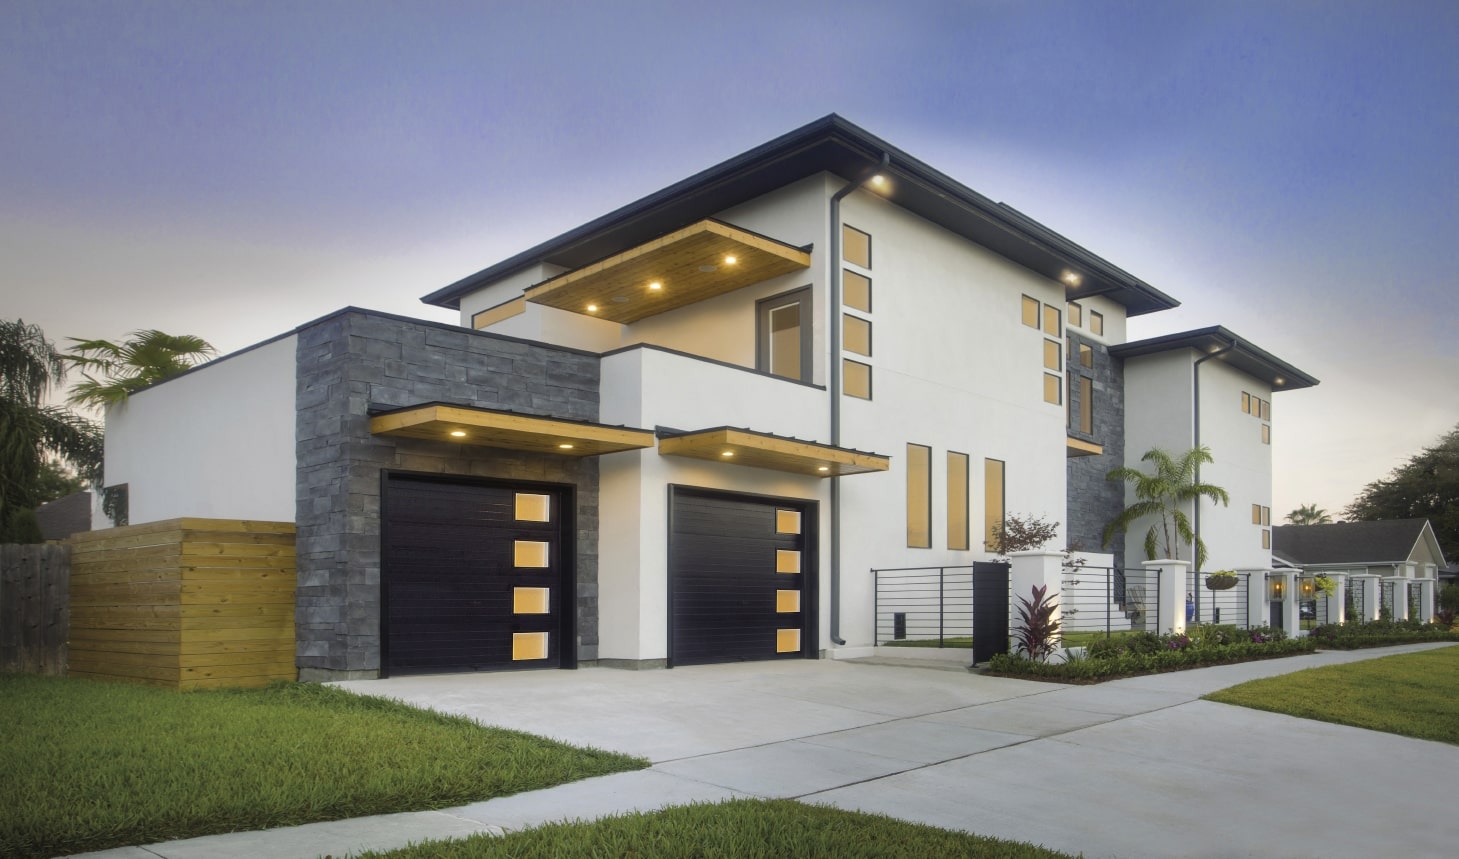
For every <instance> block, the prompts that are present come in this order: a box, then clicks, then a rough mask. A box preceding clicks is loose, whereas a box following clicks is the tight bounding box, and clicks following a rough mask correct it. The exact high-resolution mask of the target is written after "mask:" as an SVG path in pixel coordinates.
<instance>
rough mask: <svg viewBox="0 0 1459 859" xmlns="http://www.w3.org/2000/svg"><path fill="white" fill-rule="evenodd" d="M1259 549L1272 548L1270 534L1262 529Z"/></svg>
mask: <svg viewBox="0 0 1459 859" xmlns="http://www.w3.org/2000/svg"><path fill="white" fill-rule="evenodd" d="M1261 547H1262V548H1263V549H1270V548H1271V547H1272V532H1271V531H1268V530H1267V529H1265V528H1263V529H1262V531H1261Z"/></svg>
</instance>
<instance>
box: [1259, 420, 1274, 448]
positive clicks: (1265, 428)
mask: <svg viewBox="0 0 1459 859" xmlns="http://www.w3.org/2000/svg"><path fill="white" fill-rule="evenodd" d="M1261 443H1262V444H1271V443H1272V428H1271V424H1262V425H1261Z"/></svg>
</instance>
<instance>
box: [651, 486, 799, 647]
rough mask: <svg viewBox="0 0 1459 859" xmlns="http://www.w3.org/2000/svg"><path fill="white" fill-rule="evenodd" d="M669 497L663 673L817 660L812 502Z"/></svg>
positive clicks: (679, 493) (688, 493)
mask: <svg viewBox="0 0 1459 859" xmlns="http://www.w3.org/2000/svg"><path fill="white" fill-rule="evenodd" d="M671 491H672V496H671V500H670V512H669V603H670V610H669V662H670V664H671V665H702V664H704V663H709V662H738V661H743V660H750V659H786V658H790V659H796V658H802V657H806V656H815V655H816V652H817V649H816V622H815V621H816V599H815V586H816V578H817V576H816V569H817V564H816V558H815V547H816V538H815V530H816V527H815V526H816V505H815V503H814V502H806V501H791V500H784V499H775V498H765V497H762V496H755V495H740V494H730V493H722V492H709V491H705V490H693V489H686V488H682V487H674V488H673V489H672V490H671Z"/></svg>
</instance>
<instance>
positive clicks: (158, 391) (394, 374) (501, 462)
mask: <svg viewBox="0 0 1459 859" xmlns="http://www.w3.org/2000/svg"><path fill="white" fill-rule="evenodd" d="M424 300H425V301H426V302H427V303H430V304H433V305H437V306H441V307H447V308H452V309H456V310H459V311H460V313H461V322H460V325H459V326H449V325H440V324H436V323H430V322H422V321H418V320H411V319H406V318H402V317H397V316H391V315H386V314H380V313H374V312H370V311H365V310H358V309H354V308H347V309H345V310H342V311H339V312H337V313H335V314H331V315H330V316H327V317H325V318H323V319H319V320H315V321H314V322H310V323H307V324H305V325H302V326H300V327H298V328H297V329H295V330H293V331H291V332H289V333H286V334H284V335H282V336H280V337H278V338H275V339H274V340H270V341H267V342H265V343H262V344H259V345H258V346H255V347H252V348H251V349H248V350H244V351H243V352H239V353H235V354H234V355H231V356H228V357H226V358H223V359H219V360H217V361H214V362H212V363H210V364H208V365H206V366H204V367H202V368H199V369H197V370H195V371H193V372H191V373H188V374H185V375H183V376H180V377H177V378H175V379H173V380H169V381H168V382H166V383H164V384H162V385H158V386H155V387H154V388H151V389H148V390H146V391H143V392H140V393H138V394H136V395H134V396H133V397H132V398H131V400H130V401H129V402H128V403H127V404H125V405H124V406H120V407H117V408H115V409H113V410H112V411H111V412H109V413H108V416H107V421H108V427H107V429H108V432H107V466H106V468H107V472H106V473H107V478H108V482H109V483H111V484H113V485H117V484H124V485H126V486H127V489H128V498H129V505H130V518H131V521H132V522H134V523H139V522H146V521H152V520H159V519H165V518H169V517H175V516H217V517H229V518H240V519H277V520H285V521H293V522H294V523H295V524H296V526H297V551H298V565H299V569H298V588H297V612H296V630H297V639H298V641H297V659H298V666H299V668H300V674H301V677H303V678H304V679H338V678H348V677H371V676H377V675H379V674H401V673H418V672H436V671H463V670H481V669H511V668H536V667H558V666H561V667H571V666H573V665H576V664H578V662H579V661H580V660H593V661H596V662H598V663H600V664H605V665H619V666H625V667H651V666H660V665H687V664H695V663H703V662H718V661H729V660H749V659H776V658H804V657H815V656H818V655H820V654H822V653H824V652H825V651H827V650H830V649H835V648H841V647H847V648H856V647H864V646H867V645H869V644H871V643H872V641H873V634H874V633H873V624H874V620H873V608H872V603H873V600H874V599H875V597H874V594H873V592H872V580H871V578H870V576H868V574H867V571H868V570H869V569H870V568H873V567H876V568H888V567H902V566H929V565H930V566H936V565H943V564H945V565H966V564H970V563H972V562H974V561H985V560H989V559H991V557H992V555H991V553H990V552H989V551H988V547H987V540H988V539H989V537H990V534H991V530H992V529H993V528H994V527H995V526H997V525H998V524H999V523H1001V522H1002V521H1003V519H1004V517H1005V515H1009V514H1012V513H1026V514H1030V515H1035V516H1042V517H1045V518H1048V519H1051V520H1053V521H1056V522H1058V523H1059V524H1060V525H1061V526H1062V527H1061V532H1060V533H1061V535H1067V537H1068V539H1070V540H1072V541H1077V542H1080V543H1082V544H1083V545H1084V546H1085V547H1086V548H1094V547H1097V545H1098V541H1099V532H1100V530H1102V528H1103V525H1104V523H1105V522H1107V521H1108V520H1109V519H1110V518H1111V517H1112V516H1113V515H1114V514H1115V513H1117V512H1118V511H1119V509H1120V508H1121V506H1122V504H1123V502H1124V495H1123V489H1122V488H1121V487H1120V486H1119V485H1117V484H1111V483H1109V482H1108V481H1106V480H1104V475H1105V474H1106V473H1107V472H1108V471H1109V470H1110V469H1111V468H1114V467H1117V466H1119V465H1122V464H1124V462H1126V461H1127V459H1128V458H1129V453H1130V452H1131V451H1135V450H1138V449H1139V448H1140V447H1141V445H1144V444H1146V442H1147V440H1160V441H1164V440H1166V439H1167V438H1168V443H1169V444H1171V445H1172V446H1182V445H1186V444H1187V442H1186V441H1185V438H1186V436H1187V435H1189V434H1188V433H1187V434H1184V435H1183V434H1182V433H1183V432H1184V431H1183V430H1182V431H1181V432H1170V433H1164V429H1165V428H1167V427H1171V426H1175V424H1176V423H1180V425H1181V426H1186V425H1187V424H1186V423H1181V422H1182V421H1188V419H1187V417H1186V413H1188V412H1190V411H1191V408H1192V405H1193V404H1194V403H1198V402H1199V403H1205V402H1206V397H1207V393H1205V392H1208V391H1213V390H1214V389H1215V388H1218V387H1219V388H1221V390H1222V391H1224V390H1225V387H1230V385H1237V386H1238V387H1240V386H1243V385H1244V386H1245V388H1243V390H1245V389H1246V388H1249V389H1250V390H1249V391H1247V394H1249V395H1250V396H1252V397H1254V398H1256V399H1259V400H1260V401H1261V402H1267V400H1268V398H1269V396H1270V390H1271V389H1272V388H1271V387H1270V386H1268V385H1266V384H1265V383H1263V382H1262V380H1263V379H1265V380H1266V381H1267V382H1270V384H1271V385H1276V386H1280V385H1282V384H1286V385H1287V386H1288V387H1293V386H1297V385H1300V384H1303V383H1306V384H1311V383H1314V380H1310V379H1309V377H1306V376H1305V375H1303V374H1301V373H1300V372H1298V371H1296V370H1295V368H1290V367H1287V365H1285V364H1282V363H1281V362H1280V361H1277V360H1276V359H1275V358H1272V357H1271V356H1269V355H1266V353H1264V352H1261V351H1260V350H1257V349H1255V347H1251V348H1245V349H1242V350H1234V351H1231V352H1229V353H1223V354H1222V355H1217V356H1215V360H1212V361H1210V362H1209V369H1207V370H1203V371H1202V372H1204V373H1206V375H1205V376H1204V377H1203V382H1202V383H1203V384H1205V385H1206V386H1207V387H1206V388H1205V389H1204V391H1203V393H1202V394H1201V396H1200V397H1199V398H1197V397H1196V396H1195V395H1194V392H1193V391H1190V390H1188V389H1182V390H1176V388H1177V387H1178V386H1176V385H1174V383H1173V382H1172V383H1170V386H1169V389H1168V390H1167V389H1166V388H1164V387H1160V386H1162V385H1165V384H1166V383H1165V382H1164V381H1162V380H1160V379H1153V380H1152V384H1153V385H1155V386H1156V387H1157V388H1160V389H1159V390H1157V391H1155V392H1154V394H1153V395H1151V396H1149V397H1146V396H1144V395H1143V394H1141V395H1137V394H1136V393H1135V388H1136V387H1137V384H1136V383H1138V384H1139V385H1143V384H1144V375H1143V374H1144V373H1145V370H1144V367H1145V365H1146V364H1147V363H1148V364H1152V365H1153V364H1155V363H1159V362H1160V361H1163V360H1164V358H1162V357H1161V356H1169V355H1183V356H1185V357H1183V358H1181V360H1183V361H1185V364H1184V366H1185V368H1186V371H1189V370H1190V366H1191V363H1192V362H1193V361H1194V360H1196V359H1195V358H1194V357H1193V356H1195V355H1196V354H1197V353H1204V352H1206V351H1208V350H1207V345H1208V343H1207V341H1208V340H1211V342H1218V343H1224V342H1225V341H1226V340H1239V338H1234V337H1233V336H1231V335H1229V333H1227V332H1224V329H1211V330H1210V331H1205V332H1193V333H1191V334H1188V335H1177V336H1176V338H1175V339H1173V340H1171V339H1170V338H1163V339H1162V340H1169V342H1168V343H1165V342H1157V341H1145V343H1144V344H1125V323H1126V320H1127V319H1128V318H1129V317H1132V316H1137V315H1142V314H1147V313H1152V312H1156V311H1160V310H1164V309H1168V308H1171V307H1174V306H1176V302H1175V301H1174V299H1172V298H1170V297H1169V296H1167V295H1166V294H1164V293H1163V292H1161V291H1159V290H1157V289H1155V288H1154V287H1152V286H1150V285H1149V284H1147V283H1145V282H1143V281H1141V280H1139V279H1138V278H1136V277H1134V276H1132V275H1130V274H1128V273H1127V272H1124V271H1122V270H1121V269H1119V268H1117V267H1116V266H1114V265H1113V264H1111V263H1109V262H1107V261H1105V260H1103V259H1101V258H1100V257H1098V256H1096V255H1095V254H1093V253H1091V252H1090V251H1088V250H1086V249H1084V248H1082V247H1080V246H1078V245H1076V244H1074V243H1073V242H1071V241H1069V240H1068V239H1066V238H1064V237H1062V236H1059V235H1057V234H1056V233H1054V232H1052V231H1050V230H1049V229H1047V228H1046V227H1043V226H1041V225H1039V224H1037V223H1036V222H1034V221H1032V220H1031V219H1029V218H1027V217H1026V216H1024V215H1022V214H1020V213H1019V212H1017V211H1015V210H1013V209H1011V208H1009V207H1007V206H1004V205H1002V204H998V203H994V202H992V201H990V200H988V199H986V198H984V197H982V196H981V195H979V194H977V193H976V192H974V191H972V190H970V189H969V188H967V187H965V186H963V185H962V184H960V183H958V182H957V181H955V180H954V179H952V178H950V177H948V176H946V175H944V174H942V173H940V172H938V171H937V170H935V169H933V168H932V167H930V166H928V165H926V164H924V163H922V162H921V161H918V160H917V159H915V158H913V157H912V156H910V155H908V154H907V153H905V152H902V151H901V150H899V149H897V148H896V147H894V146H891V145H890V144H888V143H886V142H885V141H882V140H880V139H879V138H877V137H875V136H873V135H871V134H869V133H867V132H866V131H864V130H862V129H860V128H858V127H856V126H854V125H852V124H851V123H848V122H846V121H845V120H844V119H841V118H840V117H837V116H834V115H833V116H829V117H826V118H824V119H821V120H817V121H816V122H813V123H811V124H809V125H806V126H804V127H802V128H799V129H797V130H795V131H792V132H790V133H789V134H786V135H784V136H782V137H779V138H776V139H775V140H772V141H770V142H768V143H766V144H764V145H762V146H759V147H756V148H755V149H752V150H750V151H748V152H745V153H743V154H741V155H739V156H736V157H734V158H732V159H730V160H728V161H726V162H724V163H722V164H719V165H716V166H714V167H711V168H709V169H708V170H705V171H704V172H702V173H699V174H697V175H695V176H692V177H690V178H688V179H685V180H683V181H682V182H679V183H677V184H674V185H672V186H670V187H668V188H665V189H663V190H662V191H659V192H657V193H654V194H651V195H649V196H648V197H645V198H643V199H641V200H638V201H636V202H634V203H631V204H629V205H627V206H624V207H623V208H621V209H618V210H617V211H614V212H611V213H609V214H607V215H605V216H603V217H601V218H598V219H597V220H594V221H591V222H589V223H587V224H584V225H582V226H580V227H578V228H576V229H573V230H571V231H569V232H567V233H564V234H563V235H561V236H558V237H556V238H553V239H551V240H549V241H547V242H544V243H542V244H540V245H538V246H536V247H533V248H530V249H528V250H525V251H523V252H522V253H520V254H518V255H516V256H514V257H512V258H510V259H507V260H505V261H502V262H500V263H498V264H496V265H493V266H491V267H489V268H487V269H484V270H482V271H480V272H478V273H476V274H474V275H471V276H470V277H467V278H465V279H463V280H461V281H459V282H457V283H454V284H452V285H450V286H447V287H445V288H443V289H440V290H438V291H436V292H434V293H431V294H430V295H427V296H426V297H425V298H424ZM1212 332H1217V333H1212ZM1182 338H1184V339H1182ZM1212 338H1215V340H1212ZM1222 338H1225V339H1222ZM1187 341H1188V342H1187ZM1242 342H1243V343H1244V341H1242ZM1246 345H1248V346H1249V344H1246ZM1181 349H1184V350H1185V351H1184V352H1181V351H1180V350H1181ZM1187 353H1188V354H1187ZM1262 356H1264V357H1262ZM1248 359H1249V360H1248ZM1217 367H1224V368H1226V369H1222V370H1219V371H1218V370H1215V368H1217ZM1273 368H1277V369H1279V371H1280V372H1281V373H1282V374H1283V378H1284V379H1285V380H1286V381H1285V382H1279V381H1277V380H1276V379H1274V378H1271V376H1272V373H1273V372H1276V371H1277V370H1275V369H1273ZM1227 372H1230V373H1234V374H1235V376H1233V377H1232V378H1233V379H1235V380H1236V381H1229V380H1226V379H1225V376H1224V375H1221V374H1223V373H1227ZM1217 376H1220V379H1219V380H1217V379H1216V377H1217ZM1247 377H1250V381H1249V383H1248V381H1241V380H1242V379H1246V378H1247ZM1228 382H1229V383H1228ZM1210 396H1212V397H1217V398H1221V397H1225V394H1224V393H1222V394H1215V393H1211V394H1210ZM1213 408H1214V406H1209V405H1208V406H1206V407H1205V411H1206V412H1207V413H1208V414H1209V412H1210V411H1211V410H1212V409H1213ZM1256 414H1257V417H1255V418H1252V420H1254V421H1257V422H1260V421H1261V420H1262V415H1261V412H1260V410H1258V412H1257V413H1256ZM1249 415H1250V413H1248V417H1249ZM1172 422H1174V423H1172ZM1207 425H1209V426H1213V427H1214V425H1215V424H1214V423H1209V424H1207ZM1224 425H1225V419H1224V418H1223V419H1222V427H1223V429H1222V430H1221V432H1224V431H1225V429H1224ZM1255 427H1256V424H1255V423H1253V424H1252V427H1251V430H1252V434H1253V435H1254V433H1255V431H1256V430H1255ZM1157 431H1159V433H1163V434H1159V437H1158V438H1157V437H1156V435H1151V433H1157ZM1214 432H1216V430H1214V429H1212V430H1209V431H1208V432H1207V435H1206V437H1203V438H1202V439H1200V440H1201V441H1203V442H1209V441H1210V437H1211V434H1212V433H1214ZM1268 450H1269V448H1268ZM1136 457H1138V453H1137V454H1136ZM1241 457H1242V458H1241V459H1240V461H1239V462H1238V461H1235V460H1234V459H1233V462H1232V465H1231V467H1232V468H1233V469H1238V470H1242V469H1245V470H1249V471H1250V474H1248V473H1247V472H1246V471H1240V472H1239V474H1240V476H1239V479H1240V480H1241V481H1243V482H1242V489H1241V496H1240V497H1241V498H1242V499H1243V503H1245V499H1248V498H1249V499H1251V503H1252V504H1257V502H1261V505H1266V506H1269V505H1270V500H1269V498H1270V482H1271V480H1270V473H1271V465H1270V458H1269V456H1268V457H1267V458H1266V459H1265V460H1262V459H1261V458H1260V457H1254V458H1251V461H1250V462H1248V458H1247V457H1246V454H1245V453H1242V454H1241ZM1218 460H1219V454H1218ZM1237 474H1238V471H1233V472H1232V475H1237ZM1231 479H1237V478H1236V477H1234V476H1233V477H1232V478H1231ZM1263 480H1264V481H1265V483H1264V484H1263V482H1262V481H1263ZM1261 505H1258V506H1261ZM1229 530H1231V529H1228V528H1227V527H1226V526H1225V525H1224V524H1222V525H1220V526H1217V525H1215V524H1212V525H1211V530H1209V531H1207V532H1206V533H1207V536H1206V539H1207V541H1208V542H1209V543H1212V544H1213V550H1216V547H1217V546H1219V547H1220V548H1219V551H1220V552H1223V553H1227V552H1235V553H1237V554H1239V555H1240V557H1241V561H1240V562H1241V563H1246V562H1247V561H1248V560H1249V561H1250V563H1251V564H1253V565H1257V566H1260V565H1261V562H1262V558H1263V557H1264V556H1258V555H1257V554H1256V553H1254V552H1253V553H1248V552H1247V551H1246V549H1247V548H1248V547H1246V546H1245V545H1244V543H1243V544H1242V547H1241V548H1240V549H1227V548H1225V545H1226V542H1227V541H1228V540H1229V539H1232V537H1233V534H1234V532H1232V533H1228V531H1229ZM1236 536H1237V537H1239V539H1240V540H1242V541H1247V542H1249V538H1250V536H1251V535H1249V534H1245V533H1243V534H1239V535H1236ZM1060 539H1061V540H1062V539H1063V536H1061V538H1060ZM1121 551H1123V550H1122V549H1116V553H1117V554H1118V553H1119V552H1121ZM1213 557H1214V555H1213ZM1221 557H1222V558H1223V559H1224V558H1225V557H1227V555H1226V554H1223V555H1221ZM1233 557H1234V556H1233ZM1223 562H1224V561H1223ZM1233 563H1235V561H1233Z"/></svg>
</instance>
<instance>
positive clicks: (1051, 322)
mask: <svg viewBox="0 0 1459 859" xmlns="http://www.w3.org/2000/svg"><path fill="white" fill-rule="evenodd" d="M1059 331H1060V326H1059V308H1057V307H1055V306H1053V305H1052V304H1045V305H1044V333H1045V334H1048V335H1050V336H1052V337H1058V336H1059Z"/></svg>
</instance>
